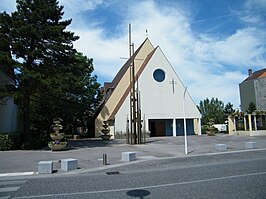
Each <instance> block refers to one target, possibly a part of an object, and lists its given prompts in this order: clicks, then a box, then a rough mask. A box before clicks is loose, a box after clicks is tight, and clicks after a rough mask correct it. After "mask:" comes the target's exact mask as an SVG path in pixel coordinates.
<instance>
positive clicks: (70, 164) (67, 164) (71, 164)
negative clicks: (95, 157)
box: [61, 158, 78, 171]
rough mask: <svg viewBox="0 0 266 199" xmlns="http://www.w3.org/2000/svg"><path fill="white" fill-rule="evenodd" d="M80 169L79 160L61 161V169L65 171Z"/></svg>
mask: <svg viewBox="0 0 266 199" xmlns="http://www.w3.org/2000/svg"><path fill="white" fill-rule="evenodd" d="M77 168H78V160H77V159H72V158H69V159H62V160H61V169H62V170H65V171H70V170H75V169H77Z"/></svg>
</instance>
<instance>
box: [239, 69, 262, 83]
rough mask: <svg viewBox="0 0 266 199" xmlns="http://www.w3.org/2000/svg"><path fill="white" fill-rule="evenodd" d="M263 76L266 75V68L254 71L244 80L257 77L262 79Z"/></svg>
mask: <svg viewBox="0 0 266 199" xmlns="http://www.w3.org/2000/svg"><path fill="white" fill-rule="evenodd" d="M263 77H266V68H264V69H262V70H258V71H255V72H253V73H252V75H250V76H249V77H247V78H246V79H245V80H244V81H243V82H246V81H250V80H255V79H260V78H263Z"/></svg>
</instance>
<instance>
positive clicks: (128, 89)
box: [109, 47, 158, 120]
mask: <svg viewBox="0 0 266 199" xmlns="http://www.w3.org/2000/svg"><path fill="white" fill-rule="evenodd" d="M157 48H158V47H156V48H155V49H154V50H153V51H152V52H150V53H149V54H148V55H147V57H146V59H145V60H144V62H143V63H142V65H141V67H140V69H139V70H138V71H137V73H136V75H135V80H136V81H138V78H139V77H140V75H141V73H142V71H143V70H144V68H145V67H146V65H147V64H148V62H149V61H150V59H151V57H152V55H153V54H154V52H155V51H156V49H157ZM129 92H130V85H128V87H127V89H126V90H125V92H124V93H123V96H122V97H121V98H120V100H119V102H118V103H117V104H116V106H115V108H114V111H113V112H112V113H111V115H110V117H109V120H112V119H114V116H115V115H116V113H117V111H118V110H119V109H120V107H121V106H122V104H123V102H124V101H125V99H126V97H127V96H128V94H129Z"/></svg>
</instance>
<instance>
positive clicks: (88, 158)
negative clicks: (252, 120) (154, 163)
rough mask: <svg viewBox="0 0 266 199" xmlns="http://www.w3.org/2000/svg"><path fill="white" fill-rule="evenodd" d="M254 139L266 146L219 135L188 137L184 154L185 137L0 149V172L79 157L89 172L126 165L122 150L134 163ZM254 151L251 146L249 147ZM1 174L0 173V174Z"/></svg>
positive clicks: (241, 145) (240, 145) (234, 147)
mask: <svg viewBox="0 0 266 199" xmlns="http://www.w3.org/2000/svg"><path fill="white" fill-rule="evenodd" d="M247 141H255V142H256V146H257V149H264V148H265V149H266V136H259V137H241V136H229V135H225V134H218V135H216V136H207V135H202V136H197V135H193V136H188V154H187V155H185V154H184V137H183V136H180V137H154V138H148V139H147V142H146V144H142V145H128V144H125V140H110V141H102V140H100V139H82V140H70V142H69V145H68V147H67V149H66V150H65V151H57V152H56V151H54V152H53V151H50V150H49V149H48V147H47V148H45V149H43V150H35V151H21V150H19V151H0V159H1V164H0V174H3V173H18V172H34V173H35V174H36V173H37V170H38V162H39V161H44V160H52V161H54V169H55V170H58V173H62V172H63V171H60V163H59V160H61V159H66V158H75V159H78V166H79V168H80V171H88V172H89V171H92V170H95V169H97V168H105V167H110V166H121V165H124V164H129V163H125V162H122V161H121V153H122V152H136V154H137V158H138V160H137V161H134V163H137V162H138V161H140V160H149V159H157V158H167V157H169V158H170V157H189V156H194V155H203V154H210V153H217V151H216V150H215V144H227V151H239V150H246V149H245V142H247ZM251 150H254V149H251ZM103 154H107V159H108V163H109V165H103V160H102V157H103ZM0 176H1V175H0Z"/></svg>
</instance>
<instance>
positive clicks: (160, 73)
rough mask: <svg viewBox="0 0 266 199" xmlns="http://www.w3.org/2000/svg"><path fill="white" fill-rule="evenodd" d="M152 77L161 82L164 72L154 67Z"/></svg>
mask: <svg viewBox="0 0 266 199" xmlns="http://www.w3.org/2000/svg"><path fill="white" fill-rule="evenodd" d="M153 78H154V79H155V80H156V81H157V82H162V81H164V79H165V72H164V71H163V70H162V69H156V70H155V71H154V72H153Z"/></svg>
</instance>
